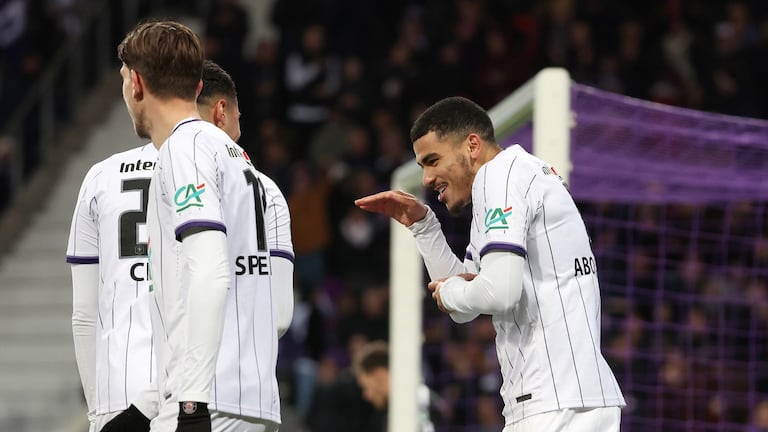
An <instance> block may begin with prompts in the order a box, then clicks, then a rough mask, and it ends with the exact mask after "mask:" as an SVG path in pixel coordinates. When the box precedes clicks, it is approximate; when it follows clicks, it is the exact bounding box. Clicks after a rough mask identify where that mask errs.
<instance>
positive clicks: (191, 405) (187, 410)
mask: <svg viewBox="0 0 768 432" xmlns="http://www.w3.org/2000/svg"><path fill="white" fill-rule="evenodd" d="M181 409H182V410H183V411H184V414H194V413H195V411H197V402H184V403H183V404H182V406H181Z"/></svg>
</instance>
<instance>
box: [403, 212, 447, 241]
mask: <svg viewBox="0 0 768 432" xmlns="http://www.w3.org/2000/svg"><path fill="white" fill-rule="evenodd" d="M424 209H425V213H424V217H422V218H421V219H419V220H417V221H415V222H414V223H412V224H410V225H409V226H408V227H407V228H408V229H409V230H411V233H413V235H414V236H417V235H420V234H424V233H427V232H429V231H431V230H433V229H434V228H435V227H437V229H440V222H439V221H438V220H437V216H435V212H433V211H432V209H431V208H429V206H428V205H425V206H424Z"/></svg>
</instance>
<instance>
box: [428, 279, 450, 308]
mask: <svg viewBox="0 0 768 432" xmlns="http://www.w3.org/2000/svg"><path fill="white" fill-rule="evenodd" d="M443 282H445V279H440V280H435V281H432V282H430V283H428V284H427V289H428V290H429V292H431V293H432V299H433V300H435V304H437V308H438V309H440V310H441V311H443V312H445V313H450V311H449V310H448V309H446V308H445V305H443V299H441V298H440V288H441V287H442V286H443Z"/></svg>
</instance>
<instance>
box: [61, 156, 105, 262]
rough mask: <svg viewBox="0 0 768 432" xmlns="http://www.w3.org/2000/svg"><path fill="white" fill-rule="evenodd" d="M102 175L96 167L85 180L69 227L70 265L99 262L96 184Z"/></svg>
mask: <svg viewBox="0 0 768 432" xmlns="http://www.w3.org/2000/svg"><path fill="white" fill-rule="evenodd" d="M100 175H101V168H100V167H99V165H94V166H93V167H92V168H91V169H90V170H89V171H88V173H87V174H86V175H85V178H84V179H83V183H82V185H81V186H80V192H79V193H78V196H77V202H76V203H75V211H74V213H73V215H72V224H71V225H70V227H69V241H68V242H67V262H68V263H70V264H96V263H98V262H99V230H98V205H99V203H98V200H97V199H96V196H95V194H96V182H97V180H98V178H99V176H100Z"/></svg>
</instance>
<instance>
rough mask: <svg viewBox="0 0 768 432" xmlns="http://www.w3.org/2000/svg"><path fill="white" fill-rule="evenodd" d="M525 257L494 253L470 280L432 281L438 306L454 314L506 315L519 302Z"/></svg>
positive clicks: (458, 278) (486, 256)
mask: <svg viewBox="0 0 768 432" xmlns="http://www.w3.org/2000/svg"><path fill="white" fill-rule="evenodd" d="M524 263H525V258H523V257H522V256H521V255H518V254H516V253H513V252H508V251H493V252H489V253H487V254H485V255H484V256H483V258H482V260H481V266H480V272H479V273H478V274H477V275H476V276H475V278H474V279H472V280H471V281H468V280H466V279H464V278H463V277H459V276H455V277H451V278H448V279H446V280H445V281H442V282H431V283H430V290H432V291H433V292H434V293H435V294H434V295H433V297H435V300H436V301H437V302H438V306H440V308H441V309H442V310H443V311H445V312H449V313H451V314H452V315H451V316H452V317H453V314H455V313H458V314H484V315H496V314H503V313H507V312H509V311H510V310H512V309H513V308H514V307H515V306H517V303H518V302H519V301H520V296H521V294H522V291H523V264H524Z"/></svg>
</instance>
